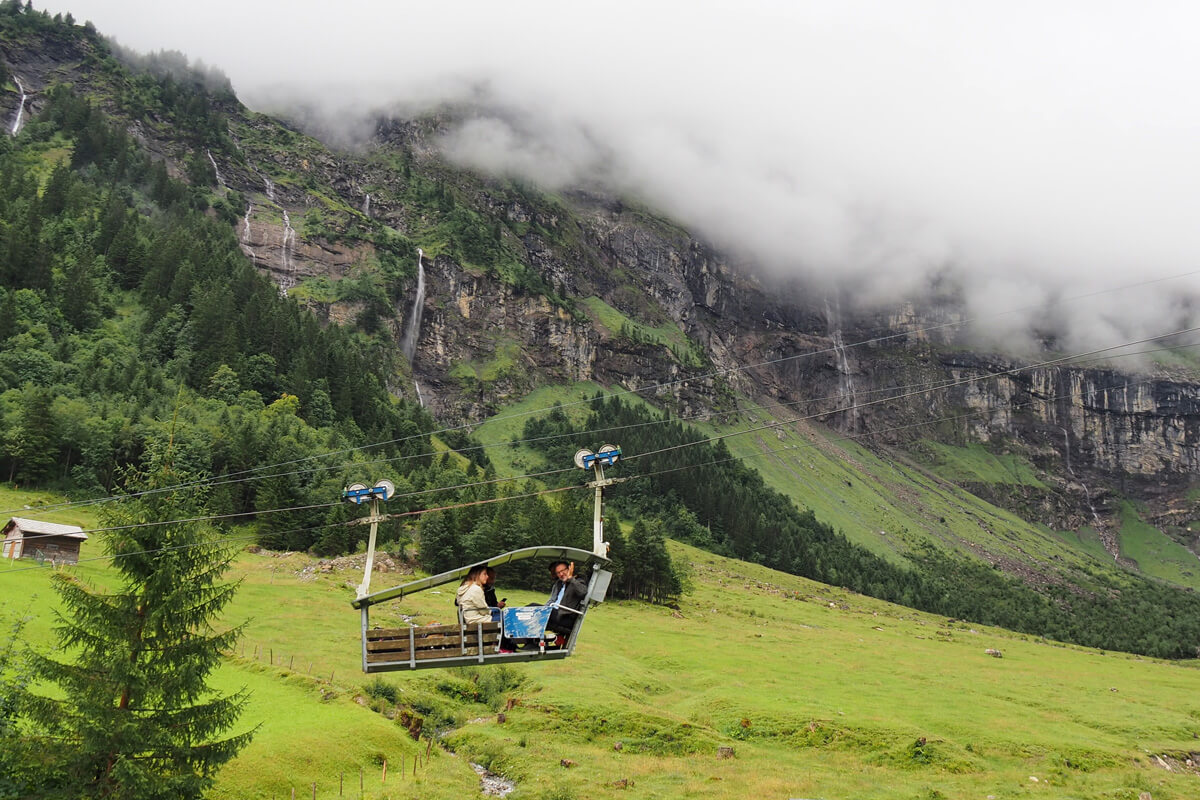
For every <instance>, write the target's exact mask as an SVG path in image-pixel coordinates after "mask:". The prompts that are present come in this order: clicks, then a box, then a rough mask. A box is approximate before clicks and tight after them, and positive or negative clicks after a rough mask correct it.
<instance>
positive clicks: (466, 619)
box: [454, 567, 492, 625]
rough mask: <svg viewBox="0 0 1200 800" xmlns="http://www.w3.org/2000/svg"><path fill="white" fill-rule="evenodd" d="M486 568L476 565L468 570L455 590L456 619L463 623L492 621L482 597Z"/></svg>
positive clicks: (490, 611) (489, 610)
mask: <svg viewBox="0 0 1200 800" xmlns="http://www.w3.org/2000/svg"><path fill="white" fill-rule="evenodd" d="M486 570H487V568H486V567H476V568H475V569H473V570H471V571H470V572H468V573H467V577H465V578H463V582H462V584H461V585H460V586H459V587H458V591H457V592H455V595H454V605H456V606H458V619H459V622H461V623H462V624H464V625H474V624H476V623H479V622H491V621H492V610H491V609H490V608H488V604H487V600H485V599H484V597H483V584H484V582H485V581H486V580H487V572H486Z"/></svg>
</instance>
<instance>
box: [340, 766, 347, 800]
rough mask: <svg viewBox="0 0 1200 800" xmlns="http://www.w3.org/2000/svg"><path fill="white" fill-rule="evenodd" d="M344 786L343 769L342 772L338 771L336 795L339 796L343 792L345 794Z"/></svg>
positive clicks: (344, 775) (344, 774)
mask: <svg viewBox="0 0 1200 800" xmlns="http://www.w3.org/2000/svg"><path fill="white" fill-rule="evenodd" d="M345 788H346V772H345V770H343V771H342V772H339V773H338V797H341V796H342V795H343V794H345V792H344V791H343V790H344V789H345Z"/></svg>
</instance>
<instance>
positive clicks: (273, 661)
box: [270, 647, 275, 667]
mask: <svg viewBox="0 0 1200 800" xmlns="http://www.w3.org/2000/svg"><path fill="white" fill-rule="evenodd" d="M270 653H271V661H270V664H271V666H272V667H273V666H275V648H274V647H272V648H271V650H270Z"/></svg>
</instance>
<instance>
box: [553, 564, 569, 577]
mask: <svg viewBox="0 0 1200 800" xmlns="http://www.w3.org/2000/svg"><path fill="white" fill-rule="evenodd" d="M560 566H563V567H569V566H571V565H570V564H569V563H568V562H566V561H555V562H554V563H552V564H551V565H550V575H551V576H552V577H554V578H556V579H557V578H558V575H556V574H555V572H554V571H555V570H557V569H558V568H559V567H560Z"/></svg>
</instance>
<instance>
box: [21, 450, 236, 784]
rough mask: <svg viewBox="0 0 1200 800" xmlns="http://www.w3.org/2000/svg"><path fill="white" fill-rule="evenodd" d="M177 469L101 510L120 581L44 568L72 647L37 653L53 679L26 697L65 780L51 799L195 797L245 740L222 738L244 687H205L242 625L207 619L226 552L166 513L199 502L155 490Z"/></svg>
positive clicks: (215, 609) (221, 592)
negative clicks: (230, 690)
mask: <svg viewBox="0 0 1200 800" xmlns="http://www.w3.org/2000/svg"><path fill="white" fill-rule="evenodd" d="M179 477H180V476H179V475H178V474H174V473H171V472H170V471H169V470H160V471H158V472H157V473H156V478H155V479H154V480H151V481H148V482H139V483H141V484H142V485H141V486H140V487H139V488H146V489H150V490H153V491H152V492H151V493H147V494H142V495H140V496H137V497H135V498H134V499H130V500H126V501H124V502H123V503H122V504H120V505H119V507H116V508H115V510H113V511H111V512H109V513H107V514H106V515H105V516H106V519H105V520H104V522H105V524H106V525H107V526H110V527H116V526H127V527H122V528H119V529H117V530H114V531H111V532H110V533H109V534H107V538H106V542H105V550H106V552H107V553H108V554H109V555H110V556H112V558H113V565H114V567H115V569H116V571H117V572H118V573H119V575H120V576H121V585H120V588H119V589H118V590H117V591H115V592H113V593H105V592H101V591H99V590H97V589H95V588H93V587H91V586H88V585H87V584H85V583H84V582H83V581H82V580H81V579H80V578H79V577H78V576H76V575H74V574H72V573H70V572H61V573H58V574H57V575H55V576H54V579H53V580H54V588H55V591H56V592H57V593H58V594H59V596H60V597H61V599H62V603H63V607H64V612H63V613H61V614H59V615H58V640H59V644H60V645H61V646H62V647H63V648H65V649H67V650H68V651H72V652H74V653H75V654H76V657H75V658H73V659H70V660H66V661H56V660H53V659H51V658H48V657H44V656H37V657H35V663H34V666H35V670H36V672H37V674H39V675H40V676H41V677H43V678H45V679H46V680H49V681H51V682H53V683H54V684H56V685H57V687H58V689H59V692H58V693H56V694H57V695H59V696H57V697H44V696H33V697H31V698H30V703H29V709H30V710H29V716H30V718H31V721H32V722H33V723H34V730H36V731H38V736H40V737H41V736H44V737H45V739H46V740H45V742H44V743H43V745H44V746H43V751H44V752H45V753H47V754H48V756H47V757H48V758H51V759H54V760H57V761H58V762H59V763H58V764H57V765H56V766H57V767H58V769H51V770H48V771H47V774H57V775H59V776H60V780H61V785H59V786H56V787H53V789H50V788H49V787H48V790H47V794H49V795H50V796H55V795H60V796H63V797H71V798H122V800H143V799H146V800H149V799H150V798H153V799H154V800H159V799H160V798H161V799H162V800H165V799H166V798H172V800H174V799H175V798H199V797H201V795H202V794H203V792H204V791H205V790H206V789H207V788H208V787H209V786H210V785H211V784H212V779H213V776H214V774H215V772H216V771H217V769H218V768H219V767H220V766H221V765H222V764H224V763H225V762H226V761H228V760H229V759H231V758H232V757H233V756H234V755H236V753H237V752H238V751H239V750H240V749H241V748H242V747H243V746H245V745H246V744H247V743H248V742H249V739H250V736H251V734H252V732H250V733H241V734H235V735H230V736H226V737H225V738H221V737H222V736H225V734H226V733H227V732H228V731H229V730H230V728H232V727H233V726H234V725H235V724H236V722H237V719H238V715H239V714H240V713H241V710H242V708H243V706H244V705H245V702H246V693H245V692H244V691H241V692H237V693H235V694H232V695H228V696H221V695H219V694H216V693H214V692H213V691H212V690H211V689H209V688H208V683H207V681H208V677H209V675H210V673H211V672H212V671H213V669H215V668H216V667H217V665H218V663H219V662H220V660H221V654H222V652H223V651H225V650H228V649H229V648H231V647H232V646H233V643H234V642H235V640H236V639H237V637H238V636H239V634H240V631H241V629H240V627H235V628H232V629H229V630H225V631H217V630H216V629H214V627H213V626H214V623H216V621H217V618H218V615H219V614H220V612H221V610H222V609H223V608H224V607H225V606H226V604H228V603H229V601H230V600H231V599H232V598H233V595H234V592H235V590H236V588H237V587H236V585H235V584H231V583H225V582H222V581H221V576H222V575H223V574H224V573H225V571H226V569H227V568H228V566H229V561H230V559H231V557H232V556H231V554H230V553H229V552H228V551H224V550H222V548H221V547H220V546H219V544H217V543H216V542H215V541H214V539H213V534H212V532H211V531H209V530H205V529H204V528H203V527H202V526H200V525H198V524H197V523H192V522H168V520H172V519H179V518H183V517H188V516H193V515H194V514H195V513H196V512H197V511H199V510H200V509H199V508H198V504H197V503H196V502H195V500H194V495H193V496H186V495H184V494H183V493H181V492H173V491H164V490H163V489H165V487H166V486H167V485H169V484H177V483H179V482H180V479H179ZM158 523H163V524H158ZM139 525H140V526H143V527H135V526H139Z"/></svg>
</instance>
